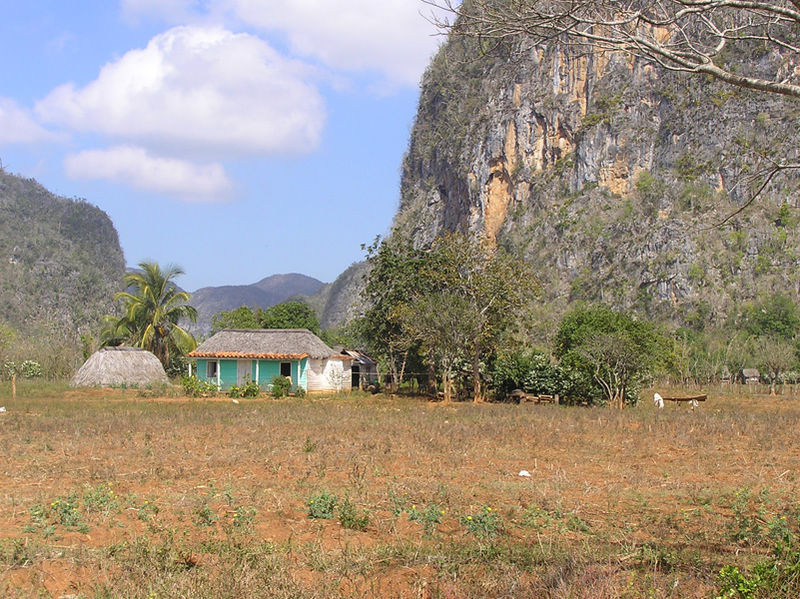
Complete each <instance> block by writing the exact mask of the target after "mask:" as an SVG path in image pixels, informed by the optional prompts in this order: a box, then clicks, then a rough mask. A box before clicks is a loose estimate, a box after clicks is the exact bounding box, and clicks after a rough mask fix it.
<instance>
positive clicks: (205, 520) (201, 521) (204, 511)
mask: <svg viewBox="0 0 800 599" xmlns="http://www.w3.org/2000/svg"><path fill="white" fill-rule="evenodd" d="M216 521H217V515H216V514H215V513H214V512H213V511H212V510H211V508H210V507H208V505H207V504H205V503H204V504H203V505H202V506H201V507H200V508H199V509H198V510H197V512H195V519H194V522H195V524H197V525H198V526H214V524H215V523H216Z"/></svg>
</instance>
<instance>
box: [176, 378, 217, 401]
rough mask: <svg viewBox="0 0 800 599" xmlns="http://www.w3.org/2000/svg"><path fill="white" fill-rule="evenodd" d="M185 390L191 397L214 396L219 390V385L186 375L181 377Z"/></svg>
mask: <svg viewBox="0 0 800 599" xmlns="http://www.w3.org/2000/svg"><path fill="white" fill-rule="evenodd" d="M181 385H182V386H183V392H184V393H186V395H188V396H189V397H213V396H215V395H216V394H217V393H218V392H219V389H217V386H216V385H215V384H214V383H209V382H208V381H201V380H200V379H198V378H197V377H196V376H194V375H192V376H185V377H183V378H182V379H181Z"/></svg>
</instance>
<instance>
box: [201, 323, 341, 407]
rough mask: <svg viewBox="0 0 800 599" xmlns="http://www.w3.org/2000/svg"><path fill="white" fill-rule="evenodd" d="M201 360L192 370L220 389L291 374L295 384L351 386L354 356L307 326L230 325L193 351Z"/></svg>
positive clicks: (319, 387)
mask: <svg viewBox="0 0 800 599" xmlns="http://www.w3.org/2000/svg"><path fill="white" fill-rule="evenodd" d="M189 357H190V358H194V359H195V360H196V362H197V367H196V371H195V372H192V370H191V366H190V367H189V375H190V376H191V375H192V374H195V375H196V376H197V378H198V379H201V380H204V381H208V382H211V383H214V384H216V385H217V386H218V387H219V388H220V389H228V388H230V387H231V385H241V384H243V383H245V382H247V381H255V382H257V383H258V385H259V386H260V387H261V388H263V389H267V390H268V389H269V388H270V386H271V384H272V379H273V378H274V377H276V376H285V377H287V378H290V379H291V381H292V390H296V389H298V388H301V389H303V390H304V391H310V392H314V391H342V390H345V391H349V390H350V387H351V362H352V358H351V357H350V356H347V355H344V354H337V353H335V352H334V350H332V349H331V348H330V347H328V346H327V345H326V344H325V342H324V341H322V339H320V338H319V337H317V336H316V335H315V334H314V333H312V332H311V331H309V330H307V329H256V330H250V329H226V330H223V331H220V332H218V333H217V334H215V335H213V336H212V337H211V338H209V339H207V340H206V341H204V342H203V343H201V344H200V345H199V346H198V347H197V349H195V350H194V351H193V352H191V353H190V354H189Z"/></svg>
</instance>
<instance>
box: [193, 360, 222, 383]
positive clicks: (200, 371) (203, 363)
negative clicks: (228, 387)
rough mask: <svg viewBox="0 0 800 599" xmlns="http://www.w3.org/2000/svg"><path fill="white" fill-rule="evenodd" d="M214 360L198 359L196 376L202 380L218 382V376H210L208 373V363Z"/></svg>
mask: <svg viewBox="0 0 800 599" xmlns="http://www.w3.org/2000/svg"><path fill="white" fill-rule="evenodd" d="M209 362H214V360H197V369H196V371H195V373H194V374H195V376H196V377H197V378H198V379H199V380H201V381H208V382H209V383H214V384H215V385H216V384H217V378H216V377H212V378H208V377H207V376H206V373H207V372H208V363H209Z"/></svg>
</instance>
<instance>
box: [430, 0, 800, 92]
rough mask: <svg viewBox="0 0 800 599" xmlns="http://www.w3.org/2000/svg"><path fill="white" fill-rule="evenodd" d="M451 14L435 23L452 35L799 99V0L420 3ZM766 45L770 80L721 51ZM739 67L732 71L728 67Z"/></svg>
mask: <svg viewBox="0 0 800 599" xmlns="http://www.w3.org/2000/svg"><path fill="white" fill-rule="evenodd" d="M423 2H425V3H426V4H428V5H429V6H432V7H434V8H436V9H437V10H438V11H445V12H446V13H449V14H450V15H452V17H454V19H453V20H452V22H451V21H450V20H449V19H440V20H436V19H435V18H433V21H434V22H435V23H436V24H437V25H438V26H439V27H440V28H441V29H442V31H445V32H448V33H450V34H452V35H461V36H467V37H476V38H480V39H505V38H509V37H513V36H517V35H520V34H524V35H526V36H528V37H530V38H531V40H532V41H533V42H534V43H543V42H545V41H547V40H551V39H554V38H558V39H561V40H563V41H565V42H566V43H580V44H586V45H588V46H591V47H594V48H597V49H602V50H610V51H618V52H623V53H626V54H629V55H632V56H636V57H637V58H641V59H645V60H649V61H652V62H654V63H657V64H658V65H660V66H661V67H663V68H666V69H669V70H672V71H681V72H685V73H690V74H704V75H709V76H711V77H714V78H716V79H719V80H720V81H724V82H725V83H728V84H730V85H733V86H736V87H741V88H745V89H751V90H755V91H759V92H765V93H770V94H778V95H784V96H790V97H794V98H800V53H799V52H798V43H797V42H798V40H800V0H776V1H775V2H750V1H743V0H656V1H652V0H651V1H647V0H628V1H625V2H611V1H610V0H549V1H543V0H472V1H469V2H463V3H461V4H457V3H456V1H455V0H423ZM754 42H756V43H761V44H764V46H765V49H766V50H767V51H774V52H775V56H777V57H779V59H780V60H781V61H782V63H783V65H782V66H783V67H784V68H782V69H779V71H778V73H776V74H775V75H774V76H773V77H771V78H770V77H769V76H767V75H765V74H756V73H754V72H750V73H740V72H738V69H737V66H731V65H728V64H727V63H726V61H725V60H724V56H723V54H724V52H725V51H726V50H728V49H731V48H740V49H741V50H743V51H747V48H744V47H742V44H745V43H750V44H752V43H754ZM734 69H737V70H734Z"/></svg>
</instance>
